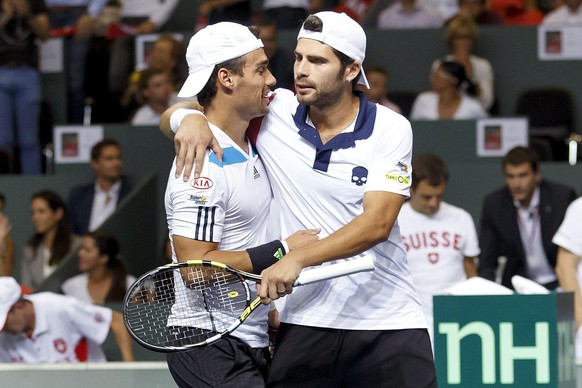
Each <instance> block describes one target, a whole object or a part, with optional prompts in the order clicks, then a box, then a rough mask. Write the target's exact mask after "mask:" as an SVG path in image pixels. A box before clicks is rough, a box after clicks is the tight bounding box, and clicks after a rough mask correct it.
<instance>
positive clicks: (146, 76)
mask: <svg viewBox="0 0 582 388" xmlns="http://www.w3.org/2000/svg"><path fill="white" fill-rule="evenodd" d="M138 97H139V100H140V101H141V102H142V103H143V105H142V106H141V107H140V108H139V109H138V110H137V111H136V112H135V114H134V115H133V117H132V118H131V124H132V125H156V126H157V125H159V124H160V117H161V115H162V113H164V112H165V110H166V109H168V108H169V107H170V105H172V104H174V103H175V102H177V97H176V93H174V92H173V90H172V84H171V83H170V75H169V74H168V72H167V71H166V70H165V69H163V68H159V67H158V68H155V67H149V68H147V69H145V70H143V71H142V72H141V74H140V77H139V83H138Z"/></svg>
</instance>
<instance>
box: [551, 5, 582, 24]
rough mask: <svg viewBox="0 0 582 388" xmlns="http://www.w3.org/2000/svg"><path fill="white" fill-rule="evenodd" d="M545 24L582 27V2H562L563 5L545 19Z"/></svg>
mask: <svg viewBox="0 0 582 388" xmlns="http://www.w3.org/2000/svg"><path fill="white" fill-rule="evenodd" d="M543 24H554V25H564V26H567V25H578V26H579V25H582V0H562V5H560V6H559V7H558V8H556V9H555V10H553V11H552V12H550V13H548V14H547V15H546V16H545V17H544V20H543Z"/></svg>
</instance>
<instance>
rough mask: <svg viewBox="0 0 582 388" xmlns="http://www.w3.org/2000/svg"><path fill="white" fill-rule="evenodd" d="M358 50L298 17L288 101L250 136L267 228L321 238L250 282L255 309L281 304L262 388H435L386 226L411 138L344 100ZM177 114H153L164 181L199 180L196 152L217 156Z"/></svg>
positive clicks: (402, 266)
mask: <svg viewBox="0 0 582 388" xmlns="http://www.w3.org/2000/svg"><path fill="white" fill-rule="evenodd" d="M365 50H366V36H365V33H364V31H363V29H362V28H361V26H360V25H359V24H357V23H356V22H354V21H353V20H352V19H350V18H349V17H348V16H347V15H345V14H340V13H335V12H320V13H317V14H315V15H311V16H309V17H308V18H307V19H306V21H305V22H304V24H303V26H302V28H301V30H300V32H299V35H298V38H297V46H296V49H295V65H294V71H295V88H296V91H297V96H294V95H293V93H292V92H290V91H288V90H284V89H277V90H276V91H275V96H274V97H273V98H272V101H271V104H270V110H269V113H268V114H267V115H266V116H264V118H263V120H262V123H261V126H260V131H259V132H258V136H257V139H256V146H257V149H258V151H259V153H260V155H261V158H262V160H263V163H264V164H265V167H266V168H267V171H268V173H269V179H270V181H271V186H272V189H273V201H274V202H273V203H274V206H272V208H271V220H270V221H271V223H272V224H277V227H278V228H280V234H281V235H283V236H284V235H286V234H288V233H289V232H290V231H292V230H296V229H300V228H309V227H320V228H321V229H322V235H323V236H325V238H322V239H321V240H319V241H316V242H314V243H312V244H310V245H308V246H307V247H304V248H298V249H296V250H293V251H291V252H289V253H288V254H287V255H286V256H284V257H283V258H281V260H279V261H278V262H276V263H275V264H273V265H272V266H270V267H268V268H267V269H265V270H264V271H262V276H263V280H262V282H261V285H260V289H259V295H260V296H261V298H262V299H263V301H264V302H269V301H270V300H276V299H278V298H279V297H282V296H284V295H286V294H289V295H287V296H286V298H285V304H284V307H283V309H282V311H281V314H280V319H281V322H282V323H281V327H280V329H279V333H278V337H277V342H276V344H275V355H274V359H273V364H272V365H271V370H270V372H269V379H268V384H267V385H268V386H272V387H283V386H293V387H298V386H302V387H323V386H350V387H356V386H359V387H377V386H390V387H404V386H406V387H436V376H435V369H434V361H433V357H432V351H431V345H430V339H429V335H428V332H427V330H426V322H425V319H424V317H423V313H422V308H421V304H420V301H419V298H418V296H417V294H416V291H415V289H414V286H413V282H412V278H411V275H410V272H409V271H408V268H407V265H406V253H405V249H404V245H403V243H402V239H401V236H400V232H399V227H398V224H397V221H396V217H397V215H398V212H399V210H400V207H401V206H402V203H403V202H404V199H405V198H406V197H408V195H409V187H410V172H411V171H410V170H411V169H410V168H409V166H410V160H411V155H412V131H411V127H410V123H409V122H408V121H407V120H406V119H405V118H404V117H402V116H401V115H398V114H397V113H395V112H393V111H391V110H390V109H388V108H385V107H382V106H377V105H375V104H372V103H369V102H368V101H367V100H366V98H365V96H364V95H363V94H362V93H357V92H354V89H355V86H356V84H357V83H361V84H363V85H365V86H366V87H367V86H368V82H367V80H366V77H365V74H364V72H363V70H362V63H363V61H364V56H365ZM177 108H178V107H177V106H175V107H173V108H170V110H168V111H167V112H166V113H164V115H163V117H162V130H163V131H164V132H165V133H166V134H168V135H170V134H171V132H170V131H171V128H173V129H174V130H176V129H178V128H179V129H180V130H179V132H178V133H177V134H176V138H175V142H176V147H177V150H178V153H179V157H178V159H177V162H178V163H180V164H179V165H178V166H177V169H176V172H177V174H178V175H179V174H180V172H182V167H183V166H184V165H185V166H186V169H185V170H184V176H183V178H182V179H183V180H184V179H186V180H187V179H188V176H189V173H190V171H191V169H192V166H191V163H192V161H193V159H194V157H195V158H196V166H195V176H198V175H199V172H200V168H201V165H200V163H201V162H202V161H203V160H202V159H201V158H200V152H203V150H204V148H205V147H206V145H209V144H210V145H212V147H213V149H214V150H215V151H216V152H220V151H219V149H218V147H216V146H215V143H213V142H212V141H211V140H212V139H211V136H210V135H208V131H207V130H206V129H205V128H204V126H205V124H204V120H203V117H202V116H201V115H199V114H195V113H196V112H193V111H192V110H187V109H185V108H181V109H177ZM193 113H194V114H193ZM193 145H196V147H193ZM194 148H196V149H194ZM194 154H196V155H195V156H194ZM204 168H205V167H204ZM362 256H372V257H373V258H374V262H375V265H376V269H375V271H374V272H372V273H359V274H355V275H351V276H346V277H341V278H337V279H333V280H329V281H324V282H319V283H316V284H312V285H309V286H305V287H299V288H297V289H292V283H293V281H294V280H295V279H296V278H297V276H298V274H299V273H300V271H301V270H302V269H303V268H304V267H309V266H314V265H320V264H321V265H328V264H330V263H331V262H333V261H337V260H344V259H347V260H352V259H356V260H357V259H358V257H362ZM291 292H292V293H291Z"/></svg>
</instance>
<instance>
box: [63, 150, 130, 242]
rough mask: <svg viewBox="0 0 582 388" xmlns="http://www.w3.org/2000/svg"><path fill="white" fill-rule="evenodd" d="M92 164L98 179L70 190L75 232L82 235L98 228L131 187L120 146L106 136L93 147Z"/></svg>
mask: <svg viewBox="0 0 582 388" xmlns="http://www.w3.org/2000/svg"><path fill="white" fill-rule="evenodd" d="M91 167H92V168H93V170H95V175H96V177H95V181H93V182H91V183H89V184H87V185H84V186H78V187H75V188H73V189H72V190H71V192H70V194H69V199H68V205H69V211H70V214H71V224H72V228H73V232H75V233H76V234H78V235H79V236H82V235H84V234H86V233H87V232H91V231H94V230H95V229H97V228H98V227H99V226H100V225H101V224H102V223H103V221H105V220H106V219H107V218H108V217H109V216H110V215H111V214H113V212H114V211H115V209H116V208H117V205H118V204H119V201H121V200H122V199H123V198H124V197H125V196H126V195H127V194H128V193H129V191H130V190H131V187H130V185H129V183H128V182H127V179H126V178H124V177H123V176H122V169H123V158H122V155H121V146H120V145H119V143H118V142H116V141H115V140H113V139H103V140H101V141H100V142H98V143H97V144H95V145H94V146H93V148H91Z"/></svg>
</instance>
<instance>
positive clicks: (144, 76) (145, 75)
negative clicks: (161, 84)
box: [137, 67, 172, 104]
mask: <svg viewBox="0 0 582 388" xmlns="http://www.w3.org/2000/svg"><path fill="white" fill-rule="evenodd" d="M159 74H166V75H167V76H168V83H171V81H170V78H172V77H171V75H170V72H169V71H168V70H166V69H164V68H161V67H147V68H145V69H143V70H142V71H141V72H140V73H139V80H138V81H137V100H138V102H139V103H140V104H145V103H147V99H146V97H145V96H144V95H143V91H144V90H146V89H147V88H148V86H149V82H150V80H151V79H152V78H153V77H155V76H156V75H159Z"/></svg>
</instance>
